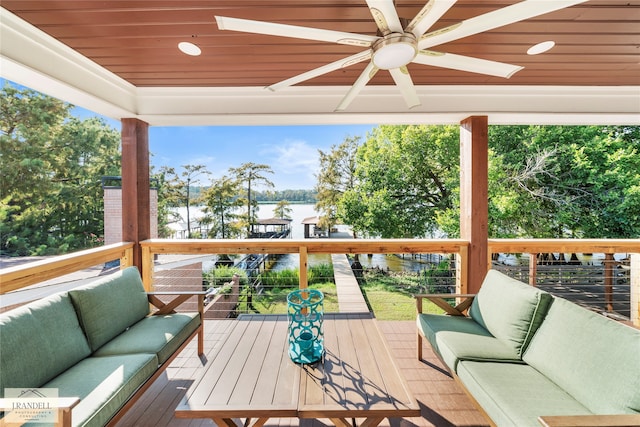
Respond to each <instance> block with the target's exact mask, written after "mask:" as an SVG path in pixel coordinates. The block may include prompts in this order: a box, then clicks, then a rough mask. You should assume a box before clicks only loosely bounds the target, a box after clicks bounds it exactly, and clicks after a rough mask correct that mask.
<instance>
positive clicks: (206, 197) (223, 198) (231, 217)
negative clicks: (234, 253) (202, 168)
mask: <svg viewBox="0 0 640 427" xmlns="http://www.w3.org/2000/svg"><path fill="white" fill-rule="evenodd" d="M240 190H241V188H240V183H239V182H238V181H236V180H233V179H231V178H229V177H227V176H223V177H222V178H219V179H216V180H214V181H213V183H212V184H211V186H210V187H209V188H208V189H207V190H206V191H205V192H204V194H203V196H202V200H203V201H204V203H205V208H204V213H205V218H204V219H203V222H205V223H206V224H208V225H210V228H209V237H211V238H222V239H228V238H231V237H237V236H239V235H240V228H239V227H238V226H237V223H236V220H237V218H238V215H237V214H236V213H235V212H236V211H237V209H238V208H239V207H240V206H242V204H243V202H242V200H241V199H240V198H239V197H238V195H239V193H240Z"/></svg>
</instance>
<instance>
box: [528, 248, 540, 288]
mask: <svg viewBox="0 0 640 427" xmlns="http://www.w3.org/2000/svg"><path fill="white" fill-rule="evenodd" d="M537 275H538V254H529V284H530V285H531V286H535V285H536V281H537V278H536V276H537Z"/></svg>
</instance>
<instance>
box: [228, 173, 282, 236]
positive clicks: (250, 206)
mask: <svg viewBox="0 0 640 427" xmlns="http://www.w3.org/2000/svg"><path fill="white" fill-rule="evenodd" d="M229 173H230V174H231V175H232V176H233V177H234V178H235V179H236V180H237V181H238V182H239V183H241V184H245V183H246V185H247V187H246V190H247V192H246V195H247V197H246V199H244V201H245V203H246V206H247V215H246V217H245V221H246V222H245V224H246V227H247V235H248V234H250V233H251V229H252V226H253V224H255V223H256V221H257V218H256V211H257V207H258V202H257V201H256V200H255V199H252V198H251V196H252V193H251V191H252V188H253V186H260V185H264V186H266V187H267V188H273V186H274V185H273V182H272V181H271V180H270V179H269V178H267V176H266V174H273V169H271V166H269V165H265V164H257V163H253V162H248V163H243V164H241V165H240V166H239V167H237V168H229Z"/></svg>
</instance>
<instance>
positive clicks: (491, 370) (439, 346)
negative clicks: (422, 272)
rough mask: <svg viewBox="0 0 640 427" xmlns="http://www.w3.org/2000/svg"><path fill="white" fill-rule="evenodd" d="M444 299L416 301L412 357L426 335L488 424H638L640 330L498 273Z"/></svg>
mask: <svg viewBox="0 0 640 427" xmlns="http://www.w3.org/2000/svg"><path fill="white" fill-rule="evenodd" d="M445 297H448V298H451V297H456V295H418V296H417V308H418V316H417V327H418V358H419V359H422V339H423V337H424V338H426V339H427V341H428V342H429V343H430V344H431V347H432V348H433V350H434V351H435V353H436V354H437V355H438V357H439V358H440V359H441V361H442V362H443V363H444V364H445V365H446V367H447V368H448V369H449V371H450V372H451V374H452V375H453V377H454V378H455V379H456V381H458V383H459V384H461V385H462V386H463V388H464V389H465V390H466V392H467V393H468V394H469V395H470V396H471V398H472V399H473V400H474V401H475V402H476V403H477V406H478V407H479V408H480V409H481V411H483V412H484V414H485V415H486V416H487V417H488V418H489V419H490V420H491V422H492V424H494V425H497V426H518V427H524V426H540V424H542V425H549V426H551V425H554V426H555V425H571V426H587V425H600V426H603V425H607V426H613V425H640V330H638V329H635V328H632V327H630V326H627V325H624V324H621V323H618V322H616V321H614V320H611V319H609V318H606V317H604V316H602V315H599V314H597V313H594V312H592V311H589V310H587V309H585V308H582V307H580V306H578V305H576V304H573V303H571V302H569V301H567V300H565V299H562V298H557V297H554V296H552V295H551V294H549V293H547V292H544V291H541V290H539V289H537V288H535V287H532V286H529V285H526V284H524V283H521V282H519V281H517V280H514V279H511V278H509V277H508V276H506V275H504V274H502V273H500V272H498V271H496V270H490V271H489V272H488V274H487V276H486V278H485V280H484V281H483V284H482V287H481V289H480V291H479V292H478V294H477V295H475V296H472V295H464V296H460V298H461V299H462V298H465V299H464V300H462V302H461V303H460V304H459V305H458V306H457V307H452V306H450V305H449V304H448V303H447V302H446V300H445V299H444V298H445ZM423 298H429V299H431V300H432V301H434V302H435V303H436V304H437V305H439V306H440V307H442V308H444V309H445V310H446V311H447V314H425V313H422V301H423ZM459 301H460V300H459ZM625 414H626V415H625ZM604 415H606V416H604Z"/></svg>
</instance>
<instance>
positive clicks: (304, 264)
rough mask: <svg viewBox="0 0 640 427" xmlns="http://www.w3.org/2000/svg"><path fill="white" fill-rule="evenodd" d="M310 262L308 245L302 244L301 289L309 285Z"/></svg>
mask: <svg viewBox="0 0 640 427" xmlns="http://www.w3.org/2000/svg"><path fill="white" fill-rule="evenodd" d="M308 263H309V256H308V255H307V247H306V246H300V289H307V288H308V287H309V283H308V281H309V279H308V276H307V266H308Z"/></svg>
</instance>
